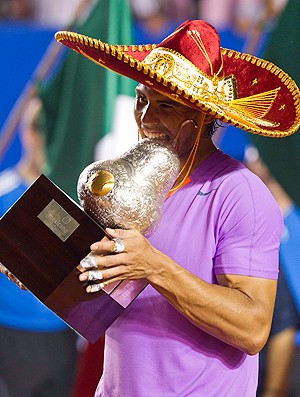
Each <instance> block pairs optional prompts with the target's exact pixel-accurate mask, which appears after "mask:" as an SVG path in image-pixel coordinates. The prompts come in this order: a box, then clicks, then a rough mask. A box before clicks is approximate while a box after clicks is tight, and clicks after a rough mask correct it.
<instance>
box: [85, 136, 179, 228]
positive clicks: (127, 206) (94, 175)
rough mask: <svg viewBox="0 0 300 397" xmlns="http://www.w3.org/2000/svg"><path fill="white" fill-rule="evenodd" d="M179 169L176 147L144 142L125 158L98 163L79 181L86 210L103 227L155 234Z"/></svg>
mask: <svg viewBox="0 0 300 397" xmlns="http://www.w3.org/2000/svg"><path fill="white" fill-rule="evenodd" d="M179 169H180V164H179V158H178V155H177V153H176V151H175V149H174V147H173V146H172V145H171V144H169V143H168V142H166V141H161V140H158V139H150V138H147V139H143V140H141V141H140V142H138V143H137V144H136V145H134V146H133V147H132V148H131V149H129V150H128V151H127V152H126V153H124V154H123V155H122V156H120V157H117V158H115V159H113V160H104V161H96V162H94V163H92V164H90V165H89V166H87V167H86V168H85V169H84V170H83V172H82V173H81V174H80V176H79V179H78V186H77V192H78V198H79V201H80V204H81V206H82V207H83V208H84V210H85V211H86V212H87V213H88V214H89V215H90V216H91V217H92V218H93V219H94V220H95V221H96V222H98V223H100V224H101V225H102V226H104V227H110V228H120V229H137V230H139V231H140V232H141V233H142V234H143V235H149V234H150V233H152V232H153V231H154V230H155V229H156V228H157V226H158V225H159V223H160V219H161V210H162V206H163V203H164V200H165V198H166V195H167V194H168V192H169V190H170V189H171V187H172V186H173V184H174V182H175V180H176V177H177V175H178V172H179Z"/></svg>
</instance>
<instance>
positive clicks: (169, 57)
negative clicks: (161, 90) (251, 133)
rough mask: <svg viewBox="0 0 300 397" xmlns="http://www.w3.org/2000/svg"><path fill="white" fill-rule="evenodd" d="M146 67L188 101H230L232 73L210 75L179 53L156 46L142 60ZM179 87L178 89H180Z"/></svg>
mask: <svg viewBox="0 0 300 397" xmlns="http://www.w3.org/2000/svg"><path fill="white" fill-rule="evenodd" d="M142 63H143V65H147V66H148V67H149V68H150V70H152V71H153V72H154V73H156V75H157V76H161V77H162V78H163V79H165V80H167V81H169V82H170V84H171V85H172V84H173V89H174V90H175V89H176V88H177V89H178V90H179V92H178V90H177V94H179V95H180V94H181V93H184V95H185V97H187V96H191V97H192V98H191V100H192V101H194V102H195V101H196V100H197V99H199V98H202V99H203V100H211V101H214V100H215V101H218V100H228V101H229V100H233V99H235V98H236V82H235V78H234V76H232V75H231V76H226V77H225V78H220V77H218V76H217V75H213V77H210V76H208V75H206V74H205V73H204V72H202V71H201V70H200V69H198V68H197V67H196V66H195V65H194V64H193V63H192V62H190V61H189V60H188V59H186V58H185V57H184V56H183V55H181V54H179V53H177V52H176V51H174V50H171V49H168V48H161V47H157V48H155V49H154V50H152V51H151V53H150V54H149V55H147V57H146V58H145V59H144V61H143V62H142ZM180 90H181V91H180Z"/></svg>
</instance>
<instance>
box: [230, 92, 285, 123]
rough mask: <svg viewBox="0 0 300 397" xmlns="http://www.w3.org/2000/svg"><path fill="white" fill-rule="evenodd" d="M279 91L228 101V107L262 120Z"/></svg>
mask: <svg viewBox="0 0 300 397" xmlns="http://www.w3.org/2000/svg"><path fill="white" fill-rule="evenodd" d="M279 90H280V87H278V88H275V89H274V90H270V91H266V92H262V93H260V94H255V95H251V96H248V97H245V98H239V99H234V100H233V101H230V102H229V103H228V105H229V107H231V108H232V109H236V110H238V111H239V112H242V113H243V114H247V115H249V116H251V117H254V118H257V119H263V117H264V116H265V115H266V114H267V113H268V112H269V110H270V109H271V107H272V105H273V103H274V101H275V99H276V97H277V94H278V91H279ZM278 125H279V124H278Z"/></svg>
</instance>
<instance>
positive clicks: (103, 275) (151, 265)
mask: <svg viewBox="0 0 300 397" xmlns="http://www.w3.org/2000/svg"><path fill="white" fill-rule="evenodd" d="M109 232H110V234H111V235H112V237H119V238H120V239H122V241H123V243H124V245H125V252H123V253H120V254H117V255H105V253H106V254H107V252H112V249H113V242H112V241H110V240H108V239H107V238H104V239H103V240H101V241H100V242H97V243H95V244H93V245H92V246H91V249H92V255H94V256H95V257H96V264H97V266H98V269H99V270H100V273H99V271H98V276H99V281H100V282H101V283H103V282H104V283H111V282H114V281H117V280H123V279H141V278H145V279H147V280H148V282H149V283H150V284H151V285H152V286H153V287H154V288H155V289H156V290H157V291H158V292H159V293H160V294H161V295H163V296H164V297H165V298H166V299H167V300H168V301H169V302H170V303H171V304H172V305H173V306H174V307H175V308H176V309H177V310H179V311H180V312H181V313H182V314H183V315H184V316H185V317H187V318H188V319H189V320H190V321H191V322H192V323H193V324H195V325H196V326H197V327H199V328H201V329H202V330H203V331H205V332H207V333H209V334H210V335H213V336H215V337H217V338H218V339H220V340H222V341H224V342H226V343H228V344H230V345H232V346H234V347H236V348H239V349H241V350H243V351H245V352H246V353H248V354H256V353H257V352H258V351H259V350H260V349H261V348H262V347H263V345H264V344H265V342H266V340H267V338H268V335H269V331H270V325H271V320H272V313H273V306H274V300H275V294H276V283H277V282H276V281H275V280H269V279H263V278H256V277H245V276H235V275H219V276H217V280H218V283H219V284H209V283H207V282H205V281H203V280H201V279H200V278H199V277H197V276H195V275H194V274H192V273H191V272H189V271H188V270H186V269H184V268H183V267H181V266H180V265H178V264H177V263H176V262H174V261H173V260H172V259H171V258H169V257H168V256H166V255H164V254H163V253H161V252H160V251H158V250H157V249H155V248H154V247H153V246H152V245H151V244H150V243H149V242H148V241H147V240H146V239H145V238H144V237H143V236H142V235H141V234H140V233H139V232H137V231H134V230H114V231H111V230H110V231H109ZM199 265H200V266H201V264H199ZM82 270H83V273H82V274H81V275H80V280H81V281H85V280H87V279H88V278H90V276H91V275H90V272H88V271H87V272H86V271H84V270H86V269H82ZM91 272H94V271H93V270H92V271H91ZM92 278H93V279H94V278H95V274H93V277H92Z"/></svg>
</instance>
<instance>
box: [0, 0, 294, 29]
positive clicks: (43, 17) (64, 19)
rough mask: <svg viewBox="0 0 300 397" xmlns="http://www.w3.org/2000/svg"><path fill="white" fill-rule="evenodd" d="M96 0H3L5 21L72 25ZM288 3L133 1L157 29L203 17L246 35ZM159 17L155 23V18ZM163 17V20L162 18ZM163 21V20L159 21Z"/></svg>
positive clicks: (140, 14)
mask: <svg viewBox="0 0 300 397" xmlns="http://www.w3.org/2000/svg"><path fill="white" fill-rule="evenodd" d="M93 1H94V0H51V1H47V0H1V2H0V19H1V20H13V21H17V20H22V21H29V20H31V21H32V20H34V21H37V22H38V23H41V24H44V25H53V26H61V25H64V24H68V23H69V22H70V21H71V20H72V18H74V16H75V15H76V12H77V10H78V7H79V6H80V4H82V3H92V2H93ZM286 1H287V0H222V1H220V0H151V1H150V0H131V5H132V9H133V12H134V14H135V16H136V17H137V18H138V19H139V20H142V21H143V22H145V23H146V24H151V25H152V26H153V27H154V26H155V27H154V28H155V29H158V28H159V27H160V24H161V23H163V22H164V21H165V20H166V19H167V20H177V21H178V20H185V19H190V18H199V17H201V18H202V19H204V20H206V21H208V22H210V23H212V25H214V26H215V27H216V28H218V29H226V28H228V27H229V26H230V27H232V26H235V28H236V29H237V30H240V31H242V32H245V31H247V30H249V28H251V27H252V26H253V25H255V24H256V23H258V21H260V19H261V18H265V19H270V18H273V17H274V16H276V15H278V14H279V13H280V11H281V10H282V8H283V7H284V5H285V4H286ZM154 16H156V19H155V20H152V18H153V17H154ZM158 17H160V18H158ZM158 19H160V20H158Z"/></svg>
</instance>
